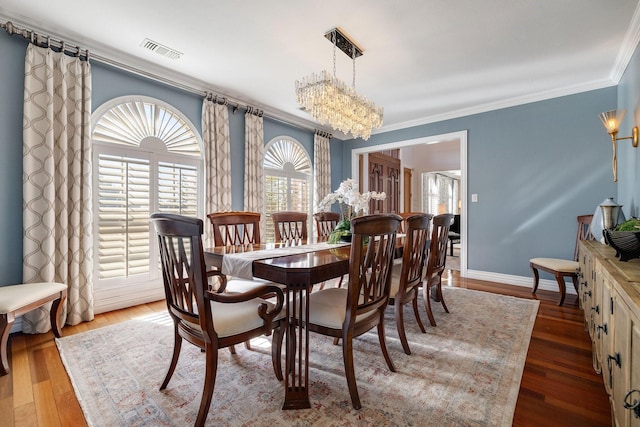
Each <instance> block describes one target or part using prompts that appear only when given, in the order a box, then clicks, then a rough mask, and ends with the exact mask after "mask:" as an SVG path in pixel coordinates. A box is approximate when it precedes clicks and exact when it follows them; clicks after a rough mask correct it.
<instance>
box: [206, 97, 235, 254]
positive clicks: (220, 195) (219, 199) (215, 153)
mask: <svg viewBox="0 0 640 427" xmlns="http://www.w3.org/2000/svg"><path fill="white" fill-rule="evenodd" d="M202 139H203V142H204V155H205V158H204V159H205V160H204V161H205V170H206V183H207V184H206V190H205V191H206V202H205V214H209V213H212V212H223V211H230V210H231V144H230V142H229V109H228V108H227V106H226V105H221V104H218V103H217V102H214V101H212V100H209V99H206V98H205V100H204V102H203V103H202ZM205 245H206V246H214V244H213V228H212V227H211V226H205Z"/></svg>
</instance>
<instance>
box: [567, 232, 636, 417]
mask: <svg viewBox="0 0 640 427" xmlns="http://www.w3.org/2000/svg"><path fill="white" fill-rule="evenodd" d="M579 263H580V271H579V275H578V276H579V298H580V299H579V301H580V305H581V307H582V309H583V311H584V316H585V328H587V330H588V331H589V335H590V336H591V341H592V345H593V366H594V369H595V370H596V371H597V372H599V373H602V379H603V382H604V386H605V388H606V390H607V393H608V394H609V399H610V402H611V410H612V420H613V424H614V425H616V426H638V427H640V259H633V260H630V261H628V262H620V261H618V259H617V258H616V257H615V251H614V250H613V249H612V248H610V247H608V246H606V245H604V244H602V243H599V242H596V241H582V242H580V248H579Z"/></svg>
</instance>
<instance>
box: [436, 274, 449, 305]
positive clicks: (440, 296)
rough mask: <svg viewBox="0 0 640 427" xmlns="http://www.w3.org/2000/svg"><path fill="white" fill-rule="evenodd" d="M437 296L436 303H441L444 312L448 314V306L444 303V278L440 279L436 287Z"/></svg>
mask: <svg viewBox="0 0 640 427" xmlns="http://www.w3.org/2000/svg"><path fill="white" fill-rule="evenodd" d="M436 294H437V296H438V298H437V299H436V301H440V304H442V308H444V311H446V312H447V313H448V312H449V309H448V308H447V304H446V303H445V302H444V295H443V294H442V277H440V280H439V281H438V284H437V285H436Z"/></svg>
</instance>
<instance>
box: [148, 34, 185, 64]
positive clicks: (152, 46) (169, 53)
mask: <svg viewBox="0 0 640 427" xmlns="http://www.w3.org/2000/svg"><path fill="white" fill-rule="evenodd" d="M140 46H142V47H143V48H145V49H149V50H151V51H153V52H155V53H158V54H160V55H162V56H164V57H166V58H169V59H180V57H181V56H182V52H178V51H177V50H175V49H171V48H170V47H167V46H164V45H162V44H160V43H158V42H154V41H153V40H149V39H144V40H143V41H142V43H141V44H140Z"/></svg>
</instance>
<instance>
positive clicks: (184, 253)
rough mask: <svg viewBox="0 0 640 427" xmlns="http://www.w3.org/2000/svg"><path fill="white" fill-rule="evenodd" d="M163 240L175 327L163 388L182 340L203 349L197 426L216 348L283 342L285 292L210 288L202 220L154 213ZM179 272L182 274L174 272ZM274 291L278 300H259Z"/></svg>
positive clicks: (209, 393) (211, 382)
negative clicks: (261, 339)
mask: <svg viewBox="0 0 640 427" xmlns="http://www.w3.org/2000/svg"><path fill="white" fill-rule="evenodd" d="M151 220H152V222H153V224H154V226H155V229H156V232H157V235H158V241H159V243H160V259H161V262H162V275H163V279H164V290H165V297H166V301H167V309H168V311H169V315H170V316H171V319H172V320H173V325H174V344H173V355H172V357H171V362H170V363H169V369H168V371H167V374H166V376H165V378H164V381H163V382H162V385H161V386H160V390H164V389H165V388H166V387H167V386H168V384H169V381H170V380H171V377H172V375H173V373H174V371H175V369H176V366H177V364H178V358H179V357H180V348H181V346H182V340H183V339H184V340H186V341H187V342H189V343H191V344H193V345H195V346H196V347H199V348H200V349H202V350H203V351H204V358H205V361H206V362H205V372H204V387H203V390H202V398H201V400H200V409H199V410H198V415H197V418H196V420H195V425H196V426H202V425H204V423H205V421H206V418H207V413H208V412H209V407H210V405H211V400H212V398H213V390H214V387H215V382H216V373H217V370H218V349H220V348H224V347H230V346H233V345H234V344H238V343H241V342H246V341H247V340H249V339H251V338H254V337H257V336H260V335H271V331H272V330H273V331H274V340H276V341H281V340H282V338H281V335H282V332H283V331H282V329H281V325H280V323H281V319H283V316H284V313H283V310H282V305H283V302H284V294H283V293H282V290H281V289H280V288H278V287H277V286H271V285H262V286H260V287H256V288H254V289H252V290H251V291H249V292H246V293H238V294H219V293H215V292H211V291H209V290H208V287H207V272H206V268H205V263H204V253H203V249H202V231H203V224H202V220H200V219H198V218H189V217H184V216H180V215H174V214H160V213H156V214H153V215H151ZM176 273H178V274H176ZM266 295H276V300H275V303H272V302H269V301H266V300H265V299H262V298H260V297H261V296H266ZM272 364H273V369H274V371H275V375H276V377H277V378H278V379H279V380H282V379H283V376H282V366H281V362H280V354H279V353H276V352H275V351H273V352H272Z"/></svg>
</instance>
